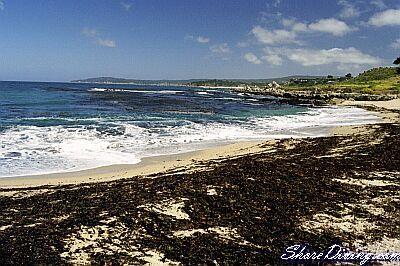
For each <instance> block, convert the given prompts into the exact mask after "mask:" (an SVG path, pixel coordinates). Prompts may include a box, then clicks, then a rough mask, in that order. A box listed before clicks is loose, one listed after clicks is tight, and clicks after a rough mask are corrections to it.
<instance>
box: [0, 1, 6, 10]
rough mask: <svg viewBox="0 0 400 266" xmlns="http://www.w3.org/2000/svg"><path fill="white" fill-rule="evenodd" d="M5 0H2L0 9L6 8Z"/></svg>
mask: <svg viewBox="0 0 400 266" xmlns="http://www.w3.org/2000/svg"><path fill="white" fill-rule="evenodd" d="M4 8H5V6H4V1H2V0H0V10H4Z"/></svg>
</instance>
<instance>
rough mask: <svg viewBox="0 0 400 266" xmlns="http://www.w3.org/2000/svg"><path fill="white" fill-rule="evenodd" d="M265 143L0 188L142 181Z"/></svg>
mask: <svg viewBox="0 0 400 266" xmlns="http://www.w3.org/2000/svg"><path fill="white" fill-rule="evenodd" d="M268 142H274V140H270V141H269V140H265V141H240V142H234V143H231V144H220V145H216V146H214V147H211V148H206V149H202V150H197V151H191V152H185V153H178V154H170V155H159V156H150V157H145V158H143V159H142V161H141V162H139V163H137V164H115V165H109V166H102V167H96V168H91V169H87V170H80V171H72V172H63V173H53V174H42V175H32V176H17V177H4V178H0V188H26V187H36V186H44V185H50V186H54V185H66V184H81V183H95V182H106V181H113V180H118V179H125V178H130V177H134V176H137V177H146V176H149V175H153V174H157V173H162V172H166V171H170V170H173V169H174V170H179V169H186V168H187V167H189V166H191V165H192V166H195V165H196V164H197V163H199V162H201V161H205V160H215V159H221V158H225V157H234V156H239V155H244V154H246V153H254V152H257V151H260V150H261V149H260V148H259V145H260V144H265V143H268ZM0 195H1V193H0Z"/></svg>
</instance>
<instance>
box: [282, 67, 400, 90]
mask: <svg viewBox="0 0 400 266" xmlns="http://www.w3.org/2000/svg"><path fill="white" fill-rule="evenodd" d="M312 83H313V84H312ZM284 89H287V90H319V91H333V92H345V93H350V92H356V93H367V94H387V93H391V94H400V75H399V74H398V73H397V69H396V68H394V67H378V68H373V69H370V70H367V71H365V72H363V73H361V74H359V75H358V76H357V77H354V78H351V77H350V76H348V75H346V77H340V78H333V77H331V76H330V77H329V78H325V79H322V80H312V81H308V82H304V83H303V84H296V83H295V82H288V83H286V84H284Z"/></svg>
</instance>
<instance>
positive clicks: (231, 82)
mask: <svg viewBox="0 0 400 266" xmlns="http://www.w3.org/2000/svg"><path fill="white" fill-rule="evenodd" d="M319 78H323V77H320V76H305V75H295V76H287V77H280V78H269V79H186V80H167V79H163V80H141V79H127V78H114V77H96V78H87V79H78V80H72V81H71V82H74V83H127V84H128V83H129V84H176V85H189V86H238V85H243V84H246V85H251V84H258V85H261V84H262V85H265V84H267V83H269V82H272V81H276V82H278V83H283V82H287V81H289V80H291V79H319Z"/></svg>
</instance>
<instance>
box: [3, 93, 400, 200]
mask: <svg viewBox="0 0 400 266" xmlns="http://www.w3.org/2000/svg"><path fill="white" fill-rule="evenodd" d="M337 105H338V106H355V107H361V108H366V107H373V108H374V109H373V110H371V109H370V111H375V113H376V114H377V115H378V116H379V117H381V118H382V123H385V122H388V123H393V122H395V121H397V118H398V114H396V113H395V112H394V110H400V99H397V100H392V101H384V102H379V101H378V102H357V101H356V102H355V101H343V102H341V103H338V104H337ZM386 107H390V108H386ZM366 126H367V125H341V126H335V127H333V128H331V129H329V130H328V132H327V133H328V136H339V135H350V134H354V133H359V132H362V131H363V130H365V128H366ZM300 139H301V138H300ZM279 140H280V139H279V138H277V139H265V140H244V141H233V142H232V143H229V144H216V145H214V146H212V147H209V148H204V149H200V150H195V151H190V152H184V153H178V154H169V155H158V156H149V157H144V158H142V160H141V162H139V163H137V164H114V165H107V166H101V167H96V168H90V169H85V170H78V171H67V172H61V173H49V174H38V175H26V176H15V177H3V178H0V189H1V188H29V187H39V186H58V185H71V184H86V183H96V182H108V181H115V180H120V179H126V178H131V177H137V178H143V177H148V176H151V175H155V174H160V173H165V172H168V171H172V170H173V171H179V170H182V171H188V170H189V169H190V168H193V169H198V168H196V167H198V165H200V164H201V163H204V162H206V161H211V160H218V159H222V158H233V157H236V156H241V155H246V154H254V153H257V152H261V151H264V150H265V148H261V146H263V147H265V146H271V147H272V146H273V144H274V143H276V142H277V141H279ZM0 195H1V193H0Z"/></svg>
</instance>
